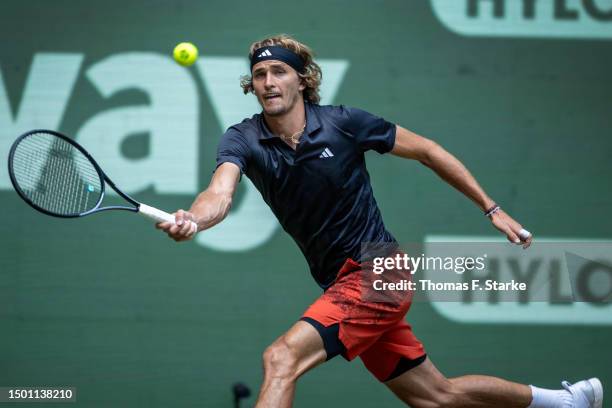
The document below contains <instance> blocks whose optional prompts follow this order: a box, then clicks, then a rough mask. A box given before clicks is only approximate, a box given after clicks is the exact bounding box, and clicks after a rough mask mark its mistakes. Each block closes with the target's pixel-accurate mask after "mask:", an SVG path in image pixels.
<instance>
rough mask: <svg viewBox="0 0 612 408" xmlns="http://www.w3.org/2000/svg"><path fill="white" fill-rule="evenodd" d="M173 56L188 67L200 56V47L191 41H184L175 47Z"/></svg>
mask: <svg viewBox="0 0 612 408" xmlns="http://www.w3.org/2000/svg"><path fill="white" fill-rule="evenodd" d="M173 56H174V60H175V61H176V62H178V63H179V64H181V65H183V66H185V67H188V66H190V65H193V63H194V62H195V61H196V59H197V58H198V49H197V48H196V46H195V45H193V44H192V43H190V42H182V43H180V44H178V45H177V46H176V47H174V52H173Z"/></svg>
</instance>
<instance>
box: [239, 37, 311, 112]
mask: <svg viewBox="0 0 612 408" xmlns="http://www.w3.org/2000/svg"><path fill="white" fill-rule="evenodd" d="M273 45H277V46H280V47H284V48H287V49H288V50H291V51H293V52H295V53H296V54H298V55H299V56H300V57H302V59H303V60H304V72H303V73H300V72H298V73H297V74H298V76H299V77H300V79H301V80H302V83H303V84H304V85H305V86H306V88H305V89H304V91H303V96H304V100H306V101H308V102H311V103H319V101H320V100H321V97H320V96H319V87H320V86H321V79H322V78H323V73H322V72H321V68H320V67H319V65H317V63H316V62H314V60H313V57H314V53H313V52H312V50H311V49H310V48H309V47H308V46H307V45H304V44H302V43H301V42H299V41H297V40H296V39H295V38H293V37H291V36H289V35H287V34H279V35H275V36H272V37H268V38H264V39H263V40H260V41H256V42H254V43H253V44H251V48H250V50H249V60H250V59H251V57H252V56H253V52H254V51H255V50H257V49H259V48H261V47H266V46H267V47H270V46H273ZM240 86H241V87H242V90H243V91H244V93H245V94H247V93H249V92H253V77H252V76H251V75H243V76H242V77H241V78H240Z"/></svg>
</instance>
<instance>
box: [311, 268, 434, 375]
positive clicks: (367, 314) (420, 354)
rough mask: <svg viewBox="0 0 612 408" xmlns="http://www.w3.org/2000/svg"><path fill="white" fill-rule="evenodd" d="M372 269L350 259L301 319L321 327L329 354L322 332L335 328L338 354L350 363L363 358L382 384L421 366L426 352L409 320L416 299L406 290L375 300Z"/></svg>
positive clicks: (318, 328)
mask: <svg viewBox="0 0 612 408" xmlns="http://www.w3.org/2000/svg"><path fill="white" fill-rule="evenodd" d="M367 269H368V268H366V267H365V266H364V267H363V268H362V265H360V264H359V263H357V262H355V261H353V260H352V259H347V261H346V262H345V264H344V265H343V266H342V268H341V269H340V272H339V273H338V276H337V278H336V282H335V283H334V284H333V285H332V286H331V287H330V288H328V289H327V290H326V291H325V293H323V295H321V296H320V297H319V298H318V299H317V300H316V301H315V302H314V303H313V304H312V305H310V307H309V308H308V309H307V310H306V312H305V313H304V314H303V316H302V320H305V321H307V322H310V323H311V324H312V325H313V326H315V328H317V330H318V331H319V333H321V335H322V337H323V340H324V344H325V345H326V350H327V343H329V339H326V337H325V336H324V334H323V331H325V330H326V329H327V328H331V327H335V328H336V333H337V337H338V340H339V341H340V342H341V343H342V344H341V346H343V350H341V351H339V352H338V353H335V354H342V355H343V356H344V358H346V359H347V360H349V361H350V360H353V359H354V358H355V357H357V356H359V357H360V358H361V360H362V361H363V363H364V365H365V366H366V368H367V369H368V370H369V371H370V372H371V373H372V374H374V376H375V377H376V378H377V379H378V380H379V381H388V380H390V379H392V378H395V377H397V376H399V375H401V374H402V373H404V372H405V371H407V370H409V369H411V368H413V367H416V366H417V365H419V364H420V363H422V362H423V361H424V360H425V357H426V354H425V349H424V348H423V345H422V344H421V342H420V341H419V340H418V339H417V338H416V337H415V335H414V334H413V333H412V328H411V326H410V325H409V324H408V323H407V322H406V321H405V319H404V316H405V315H406V313H407V312H408V309H409V308H410V305H411V303H412V302H411V301H412V297H411V296H409V295H407V294H406V293H405V292H394V294H392V295H390V296H391V297H393V299H386V300H387V301H381V299H376V295H373V296H371V295H370V294H371V291H372V287H371V281H372V280H373V279H376V278H377V277H376V275H372V273H371V269H370V270H367ZM402 275H409V273H407V272H402ZM408 279H409V277H408ZM313 320H314V322H313ZM329 354H330V353H329V351H328V359H329V358H331V357H329ZM332 357H333V355H332Z"/></svg>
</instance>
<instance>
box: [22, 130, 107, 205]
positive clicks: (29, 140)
mask: <svg viewBox="0 0 612 408" xmlns="http://www.w3.org/2000/svg"><path fill="white" fill-rule="evenodd" d="M13 173H14V175H15V179H16V181H17V184H18V185H19V187H20V189H21V190H22V192H23V193H24V194H25V195H26V196H27V197H28V198H29V199H30V200H31V201H32V202H33V203H34V204H35V205H37V206H38V207H40V208H42V209H44V210H47V211H49V212H53V213H55V214H60V215H76V214H81V213H84V212H86V211H88V210H91V209H92V208H94V207H95V206H96V204H97V203H98V201H99V199H100V196H101V195H102V181H101V180H100V176H99V174H98V172H97V171H96V168H95V167H94V166H93V164H92V163H91V162H90V160H89V159H88V158H87V157H86V156H85V155H84V154H83V153H82V152H81V151H80V150H78V149H77V148H76V147H74V146H73V145H72V144H70V143H69V142H67V141H65V140H63V139H61V138H59V137H56V136H54V135H50V134H45V133H37V134H32V135H29V136H28V137H25V138H24V139H23V140H22V141H21V142H20V143H19V145H18V146H17V148H16V149H15V153H14V156H13Z"/></svg>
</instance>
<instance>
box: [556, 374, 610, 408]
mask: <svg viewBox="0 0 612 408" xmlns="http://www.w3.org/2000/svg"><path fill="white" fill-rule="evenodd" d="M561 385H563V388H565V389H566V390H567V391H568V392H569V393H570V394H571V395H572V398H573V399H574V401H573V404H572V407H576V408H601V405H602V403H603V386H602V385H601V381H599V379H597V378H589V379H588V380H582V381H578V382H577V383H576V384H573V385H572V384H570V383H568V382H567V381H563V382H562V383H561Z"/></svg>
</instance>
